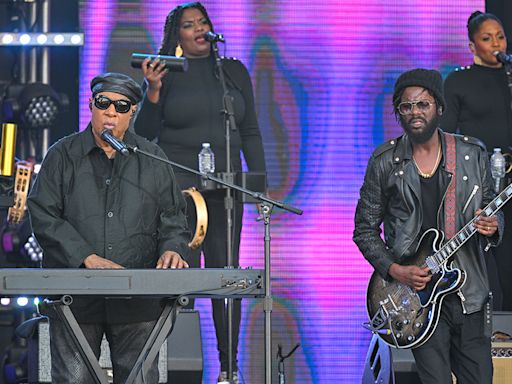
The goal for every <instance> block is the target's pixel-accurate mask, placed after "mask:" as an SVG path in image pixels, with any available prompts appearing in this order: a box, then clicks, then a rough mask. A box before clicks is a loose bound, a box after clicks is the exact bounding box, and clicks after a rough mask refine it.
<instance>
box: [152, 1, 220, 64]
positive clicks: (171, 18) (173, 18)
mask: <svg viewBox="0 0 512 384" xmlns="http://www.w3.org/2000/svg"><path fill="white" fill-rule="evenodd" d="M189 8H196V9H199V10H200V11H201V13H202V14H203V16H204V17H205V18H206V20H207V22H208V24H209V25H210V30H211V31H212V32H213V25H212V22H211V20H210V17H209V16H208V12H206V9H205V7H203V5H202V4H201V3H200V2H198V1H196V2H193V3H184V4H181V5H178V6H176V7H175V8H174V9H173V10H172V11H171V12H169V14H168V15H167V18H166V19H165V26H164V37H163V39H162V45H161V46H160V50H159V51H158V54H159V55H174V52H175V50H176V46H177V45H178V41H179V30H180V21H181V16H182V15H183V11H184V10H185V9H189Z"/></svg>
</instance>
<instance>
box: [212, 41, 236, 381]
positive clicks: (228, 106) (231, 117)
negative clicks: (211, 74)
mask: <svg viewBox="0 0 512 384" xmlns="http://www.w3.org/2000/svg"><path fill="white" fill-rule="evenodd" d="M211 46H212V51H213V56H214V58H215V66H216V68H217V72H218V74H219V81H220V84H221V86H222V110H221V113H222V114H223V116H224V126H225V128H226V131H225V135H226V174H225V177H226V180H227V181H228V182H229V183H233V181H234V178H233V173H232V172H231V130H233V131H236V129H237V128H236V121H235V109H234V107H233V99H232V98H231V96H230V95H229V93H228V89H227V86H226V78H225V76H224V70H223V69H222V58H221V57H220V55H219V48H218V46H217V43H216V42H215V41H212V42H211ZM224 206H225V208H226V243H227V244H226V245H227V247H226V254H227V260H226V264H227V267H228V268H231V267H233V239H232V231H233V207H234V201H233V196H232V192H231V188H226V197H225V198H224ZM226 312H227V313H226V317H227V319H228V325H227V328H228V334H227V337H228V381H229V382H230V383H231V382H232V381H233V299H231V298H228V300H227V311H226Z"/></svg>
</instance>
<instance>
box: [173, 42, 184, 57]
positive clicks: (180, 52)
mask: <svg viewBox="0 0 512 384" xmlns="http://www.w3.org/2000/svg"><path fill="white" fill-rule="evenodd" d="M174 56H176V57H181V56H183V48H181V44H180V43H178V45H176V50H175V51H174Z"/></svg>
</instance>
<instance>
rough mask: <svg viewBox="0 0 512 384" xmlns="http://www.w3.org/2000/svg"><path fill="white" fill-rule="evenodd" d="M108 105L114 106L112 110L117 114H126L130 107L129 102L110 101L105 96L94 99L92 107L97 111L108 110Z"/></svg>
mask: <svg viewBox="0 0 512 384" xmlns="http://www.w3.org/2000/svg"><path fill="white" fill-rule="evenodd" d="M110 104H114V108H115V109H116V112H118V113H127V112H128V111H130V108H131V107H132V103H131V102H130V101H129V100H110V99H109V98H108V97H107V96H96V97H95V98H94V106H95V107H96V108H98V109H102V110H105V109H108V108H109V107H110Z"/></svg>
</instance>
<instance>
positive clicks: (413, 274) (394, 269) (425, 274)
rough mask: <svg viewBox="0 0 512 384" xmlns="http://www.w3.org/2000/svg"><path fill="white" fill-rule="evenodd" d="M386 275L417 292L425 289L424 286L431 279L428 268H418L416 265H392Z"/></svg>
mask: <svg viewBox="0 0 512 384" xmlns="http://www.w3.org/2000/svg"><path fill="white" fill-rule="evenodd" d="M388 273H389V275H390V276H391V277H392V278H393V279H395V280H397V281H399V282H401V283H402V284H405V285H408V286H409V287H411V288H414V289H415V290H417V291H421V290H422V289H423V288H425V286H426V284H427V283H428V282H429V281H430V279H432V275H431V274H430V270H429V269H428V268H426V267H425V268H420V267H417V266H416V265H400V264H396V263H393V264H391V266H390V267H389V270H388Z"/></svg>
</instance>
